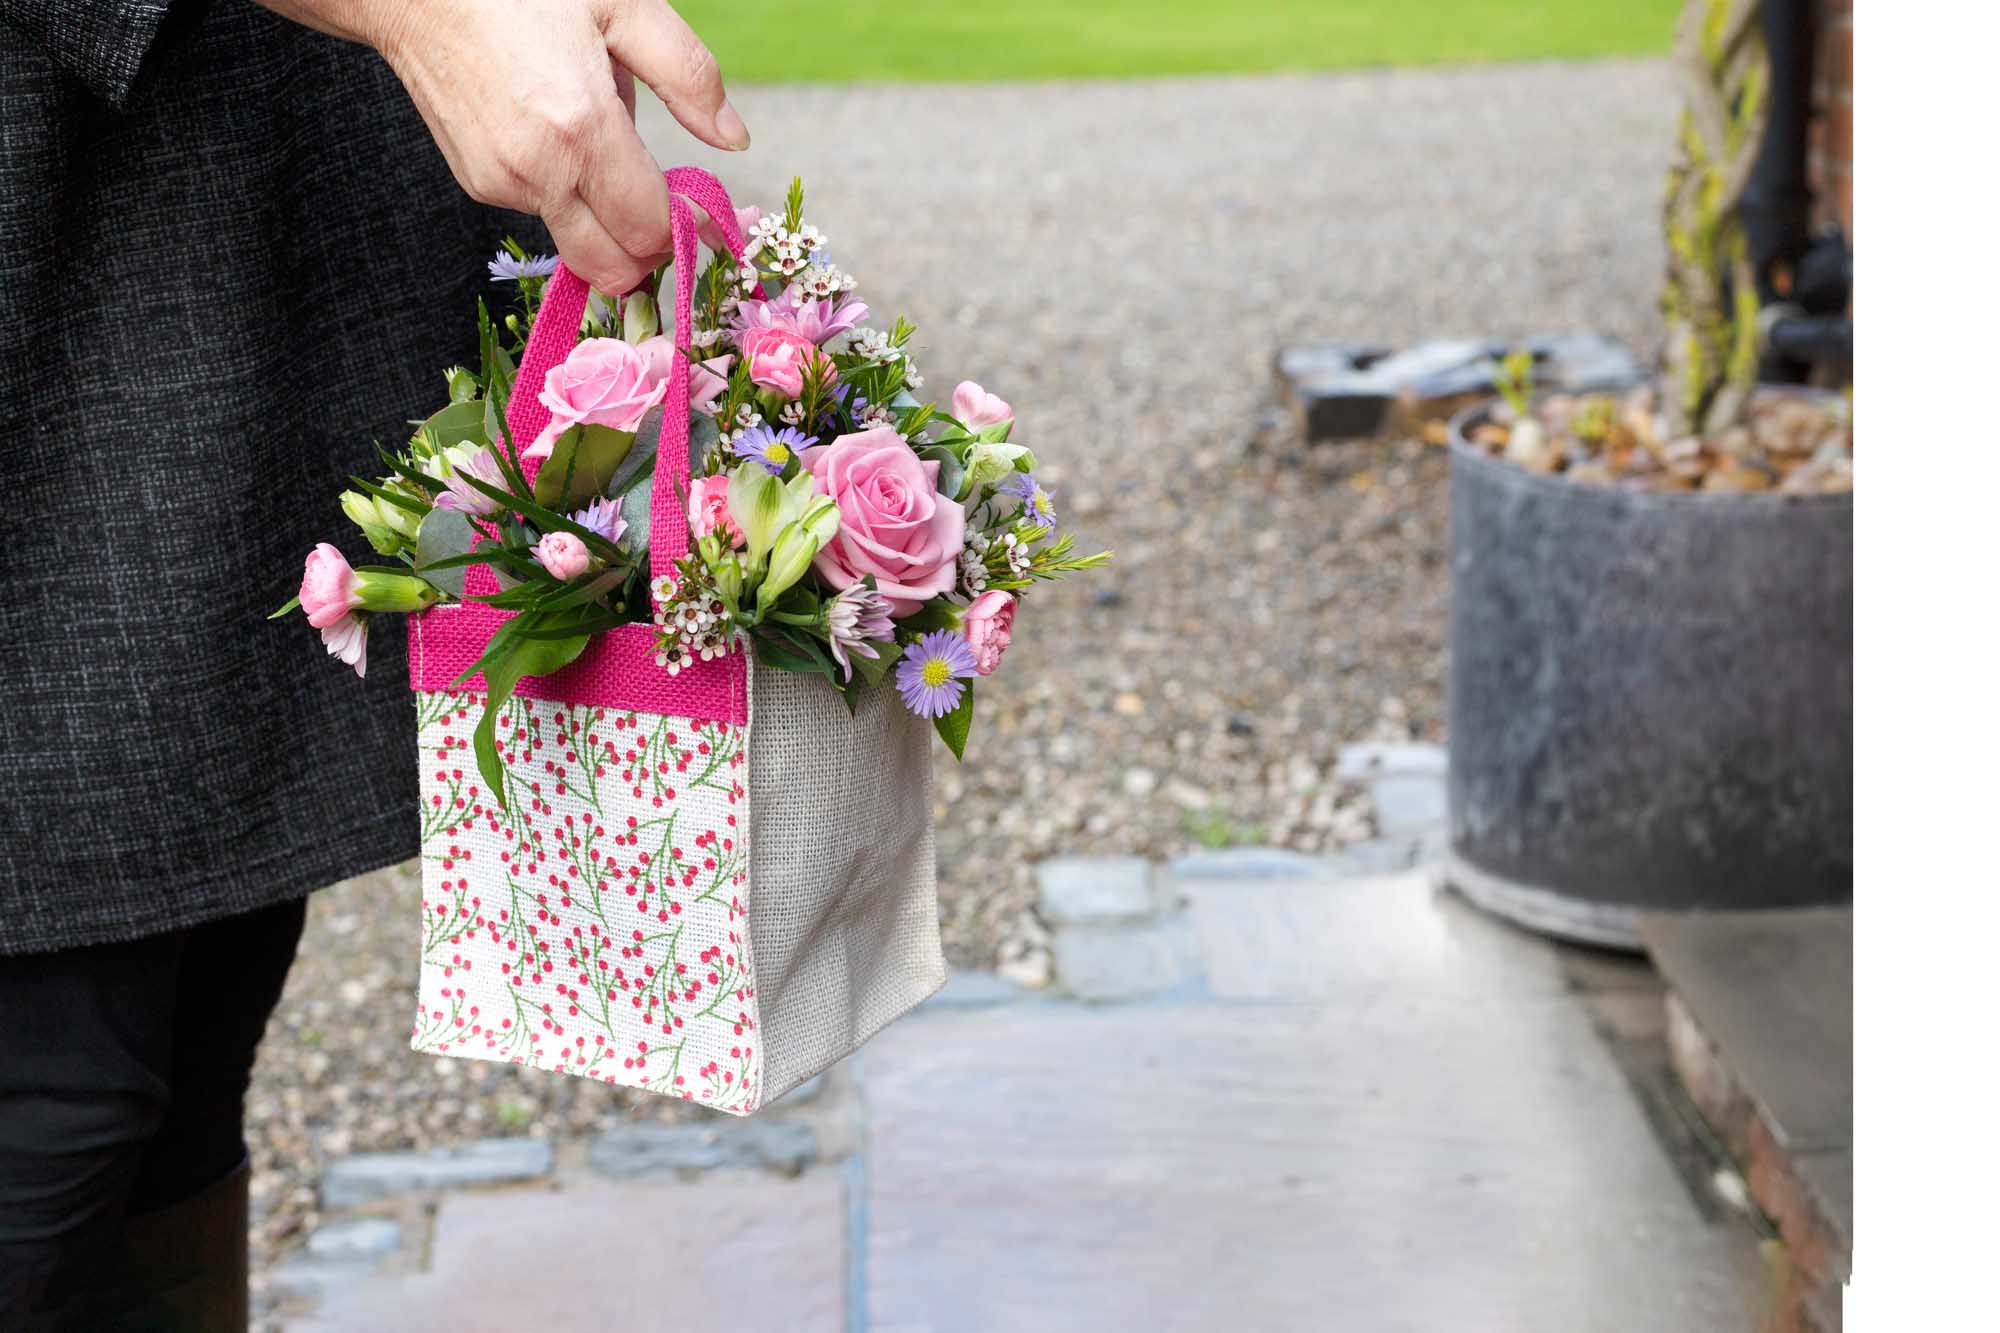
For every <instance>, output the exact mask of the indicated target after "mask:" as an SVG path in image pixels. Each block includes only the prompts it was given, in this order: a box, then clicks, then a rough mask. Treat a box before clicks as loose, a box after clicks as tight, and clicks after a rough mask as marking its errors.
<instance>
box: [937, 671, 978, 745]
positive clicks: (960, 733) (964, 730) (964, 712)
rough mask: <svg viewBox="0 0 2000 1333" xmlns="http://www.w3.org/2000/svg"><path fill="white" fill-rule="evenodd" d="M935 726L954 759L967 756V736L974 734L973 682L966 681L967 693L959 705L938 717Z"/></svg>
mask: <svg viewBox="0 0 2000 1333" xmlns="http://www.w3.org/2000/svg"><path fill="white" fill-rule="evenodd" d="M932 725H933V726H935V727H936V728H937V734H938V735H940V736H942V737H943V738H944V743H945V745H946V746H947V747H948V748H949V749H950V750H951V757H952V758H954V759H961V760H962V759H964V758H965V738H966V737H967V736H970V735H971V734H972V682H971V681H969V680H968V681H966V682H965V693H964V695H963V696H961V697H960V699H959V701H958V707H956V708H954V709H952V710H951V711H950V712H949V713H946V714H945V715H944V716H943V717H940V718H938V719H936V720H935V721H934V722H933V723H932Z"/></svg>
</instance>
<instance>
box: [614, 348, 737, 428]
mask: <svg viewBox="0 0 2000 1333" xmlns="http://www.w3.org/2000/svg"><path fill="white" fill-rule="evenodd" d="M634 350H635V351H637V352H638V353H639V355H640V356H642V357H644V358H645V359H646V373H647V374H649V375H653V376H655V377H657V378H658V379H659V381H660V383H661V384H665V383H666V382H667V376H669V375H671V374H673V373H674V358H675V357H678V356H679V355H680V353H679V352H678V351H676V350H675V349H674V340H673V339H671V338H669V337H667V335H666V334H664V333H663V334H661V335H659V336H658V337H657V338H648V339H646V341H644V342H642V343H640V344H639V345H638V346H637V347H636V348H635V349H634ZM735 364H736V358H735V357H733V356H712V357H710V358H709V359H708V360H706V361H696V362H694V363H693V364H692V365H690V366H689V367H688V407H689V408H690V409H691V410H693V411H696V412H708V413H711V414H712V413H713V412H714V411H715V400H716V399H718V398H720V397H722V395H723V394H725V393H727V392H728V391H729V368H730V367H731V366H733V365H735ZM663 396H664V395H663Z"/></svg>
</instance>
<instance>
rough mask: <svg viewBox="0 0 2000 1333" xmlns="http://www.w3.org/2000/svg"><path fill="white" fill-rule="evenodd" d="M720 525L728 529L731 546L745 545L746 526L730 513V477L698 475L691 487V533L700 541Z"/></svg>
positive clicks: (690, 534)
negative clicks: (743, 526) (744, 527)
mask: <svg viewBox="0 0 2000 1333" xmlns="http://www.w3.org/2000/svg"><path fill="white" fill-rule="evenodd" d="M717 528H727V529H728V530H729V544H730V545H731V546H741V545H743V529H742V528H740V527H738V526H737V523H736V515H734V514H732V513H730V512H729V478H728V476H727V475H721V476H714V477H699V478H696V480H695V483H694V485H693V486H691V487H689V488H688V535H689V536H690V537H692V538H693V539H694V540H696V541H700V540H701V539H702V538H703V537H706V536H707V535H708V534H709V533H711V532H714V531H715V530H716V529H717Z"/></svg>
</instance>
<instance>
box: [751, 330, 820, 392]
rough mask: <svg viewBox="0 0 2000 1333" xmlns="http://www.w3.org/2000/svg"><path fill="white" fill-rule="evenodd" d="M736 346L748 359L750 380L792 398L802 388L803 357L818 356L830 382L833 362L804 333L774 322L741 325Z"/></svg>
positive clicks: (804, 361) (804, 362)
mask: <svg viewBox="0 0 2000 1333" xmlns="http://www.w3.org/2000/svg"><path fill="white" fill-rule="evenodd" d="M736 350H737V351H739V352H741V353H743V359H744V360H745V361H748V362H749V363H750V382H751V383H752V384H755V385H758V386H760V387H762V388H766V389H774V390H776V391H777V392H778V393H781V394H783V395H784V396H785V397H787V398H796V397H798V396H799V393H800V392H801V391H802V390H803V389H804V388H805V371H806V358H807V357H818V358H819V361H820V365H821V367H822V370H823V373H824V376H825V379H826V382H827V383H829V384H831V383H832V382H833V362H832V360H831V359H829V358H828V357H827V356H826V355H825V354H823V353H822V352H821V351H820V350H819V349H818V348H817V347H815V346H813V344H812V342H811V341H810V340H809V339H807V338H806V337H805V336H804V335H802V334H798V333H794V332H792V330H790V329H785V328H778V327H776V326H775V325H761V326H759V327H757V328H754V329H745V330H743V332H742V333H741V334H739V335H737V338H736Z"/></svg>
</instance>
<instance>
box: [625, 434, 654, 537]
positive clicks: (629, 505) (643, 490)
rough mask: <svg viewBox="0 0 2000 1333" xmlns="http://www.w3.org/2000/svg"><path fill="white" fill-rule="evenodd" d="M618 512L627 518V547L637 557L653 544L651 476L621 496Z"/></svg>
mask: <svg viewBox="0 0 2000 1333" xmlns="http://www.w3.org/2000/svg"><path fill="white" fill-rule="evenodd" d="M633 452H634V453H637V452H638V451H637V450H634V451H633ZM618 512H619V514H621V515H622V516H623V517H624V519H625V536H624V538H623V540H624V542H625V546H626V549H628V550H630V551H631V552H632V555H633V558H634V559H637V558H638V554H639V552H641V551H644V550H646V549H647V548H649V547H650V546H652V544H653V482H652V479H651V477H650V476H649V477H645V478H641V479H640V481H639V483H638V484H637V485H635V486H633V487H632V489H630V490H628V491H626V492H625V493H624V494H623V495H621V496H620V497H619V499H618Z"/></svg>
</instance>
